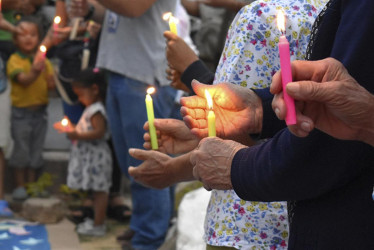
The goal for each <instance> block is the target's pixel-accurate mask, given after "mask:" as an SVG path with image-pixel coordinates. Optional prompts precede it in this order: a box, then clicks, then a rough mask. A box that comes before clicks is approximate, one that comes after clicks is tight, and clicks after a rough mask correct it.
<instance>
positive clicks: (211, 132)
mask: <svg viewBox="0 0 374 250" xmlns="http://www.w3.org/2000/svg"><path fill="white" fill-rule="evenodd" d="M205 98H206V100H207V102H208V107H209V112H208V136H209V137H215V136H216V115H215V114H214V111H213V100H212V97H211V96H210V94H209V91H208V90H205Z"/></svg>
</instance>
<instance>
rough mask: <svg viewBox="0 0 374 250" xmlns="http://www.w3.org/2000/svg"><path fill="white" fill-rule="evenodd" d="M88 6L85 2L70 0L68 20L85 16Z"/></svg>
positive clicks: (82, 0) (83, 0) (84, 0)
mask: <svg viewBox="0 0 374 250" xmlns="http://www.w3.org/2000/svg"><path fill="white" fill-rule="evenodd" d="M88 10H89V5H88V2H87V0H71V1H70V4H69V6H68V15H69V18H74V17H84V16H86V15H87V13H88Z"/></svg>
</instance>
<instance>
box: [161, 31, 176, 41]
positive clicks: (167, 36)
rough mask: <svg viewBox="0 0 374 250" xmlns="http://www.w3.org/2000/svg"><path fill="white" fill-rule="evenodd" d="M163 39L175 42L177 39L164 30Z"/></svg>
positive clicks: (174, 35) (171, 33)
mask: <svg viewBox="0 0 374 250" xmlns="http://www.w3.org/2000/svg"><path fill="white" fill-rule="evenodd" d="M164 37H165V38H166V39H167V40H175V39H176V38H177V35H176V34H174V33H173V32H171V31H169V30H166V31H164Z"/></svg>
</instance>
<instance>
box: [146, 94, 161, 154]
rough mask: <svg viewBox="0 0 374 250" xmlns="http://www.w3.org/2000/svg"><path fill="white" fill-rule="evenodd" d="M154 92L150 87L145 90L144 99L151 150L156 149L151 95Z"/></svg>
mask: <svg viewBox="0 0 374 250" xmlns="http://www.w3.org/2000/svg"><path fill="white" fill-rule="evenodd" d="M154 91H155V88H153V87H151V88H148V90H147V95H146V97H145V106H146V108H147V116H148V124H149V134H150V136H151V146H152V149H154V150H156V149H158V142H157V134H156V128H155V125H154V119H155V115H154V111H153V100H152V97H151V94H152V93H153V92H154Z"/></svg>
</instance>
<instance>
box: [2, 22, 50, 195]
mask: <svg viewBox="0 0 374 250" xmlns="http://www.w3.org/2000/svg"><path fill="white" fill-rule="evenodd" d="M17 27H19V29H20V30H22V32H21V33H17V34H14V36H13V40H14V43H15V45H16V48H17V52H15V53H14V54H12V55H11V57H10V58H9V60H8V63H7V75H8V78H9V80H10V82H11V85H12V90H11V101H12V115H11V130H12V137H13V139H14V143H15V145H14V151H13V154H12V156H11V158H10V160H9V165H10V166H12V167H14V168H15V172H14V176H15V183H16V186H17V188H16V189H15V190H14V191H13V193H12V196H13V199H26V198H27V193H26V190H25V188H24V186H25V181H27V182H34V181H35V179H36V176H35V170H36V169H38V168H40V167H42V165H43V159H42V151H43V144H44V139H45V135H46V132H47V113H46V107H47V104H48V89H51V88H53V87H54V80H53V68H52V65H51V63H50V62H49V61H48V59H45V57H44V56H43V55H41V53H38V48H39V43H40V40H41V39H40V38H41V37H40V30H39V26H38V23H37V22H36V21H35V20H33V19H31V18H28V19H22V20H21V21H20V22H19V23H18V24H17ZM25 177H27V178H25Z"/></svg>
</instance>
